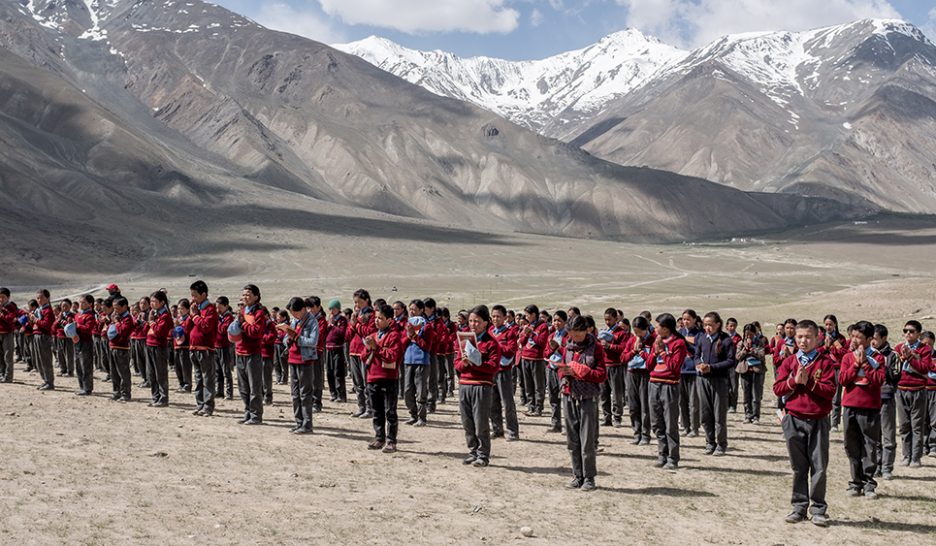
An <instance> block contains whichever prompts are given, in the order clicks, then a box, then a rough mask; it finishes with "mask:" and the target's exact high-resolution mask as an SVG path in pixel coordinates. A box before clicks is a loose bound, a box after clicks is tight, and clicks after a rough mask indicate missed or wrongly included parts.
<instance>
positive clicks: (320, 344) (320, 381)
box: [312, 311, 329, 412]
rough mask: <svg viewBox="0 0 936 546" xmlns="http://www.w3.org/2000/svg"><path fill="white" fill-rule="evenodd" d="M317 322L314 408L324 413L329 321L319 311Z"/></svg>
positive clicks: (313, 382)
mask: <svg viewBox="0 0 936 546" xmlns="http://www.w3.org/2000/svg"><path fill="white" fill-rule="evenodd" d="M314 318H315V322H316V323H317V324H318V332H319V333H318V341H317V342H316V343H317V345H316V347H315V350H316V354H317V355H318V358H316V359H315V362H314V363H313V364H312V369H313V370H314V373H315V376H314V377H313V378H312V379H313V381H312V407H313V411H315V412H320V411H322V404H323V401H322V396H323V394H324V392H325V338H326V336H328V328H329V326H328V319H326V318H325V313H324V312H322V311H319V312H318V313H316V314H315V315H314Z"/></svg>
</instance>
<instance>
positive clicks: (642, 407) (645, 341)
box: [621, 316, 656, 445]
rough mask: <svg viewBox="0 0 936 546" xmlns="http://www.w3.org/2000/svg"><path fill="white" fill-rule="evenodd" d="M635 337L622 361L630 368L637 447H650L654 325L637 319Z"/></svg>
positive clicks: (629, 403)
mask: <svg viewBox="0 0 936 546" xmlns="http://www.w3.org/2000/svg"><path fill="white" fill-rule="evenodd" d="M631 325H632V326H633V329H634V335H633V336H631V337H630V339H629V340H628V342H627V344H626V345H625V347H624V352H623V353H621V360H622V361H623V362H624V365H625V366H627V376H626V377H625V378H624V381H625V387H626V388H627V409H628V412H629V413H630V421H631V428H632V429H633V431H634V440H633V442H632V443H633V444H634V445H650V419H651V409H650V398H649V387H650V370H651V369H652V368H653V363H652V362H651V353H652V350H653V345H654V344H655V342H656V336H654V335H653V333H652V332H650V322H649V321H647V319H646V318H644V317H642V316H638V317H634V321H633V322H632V323H631Z"/></svg>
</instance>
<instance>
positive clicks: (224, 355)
mask: <svg viewBox="0 0 936 546" xmlns="http://www.w3.org/2000/svg"><path fill="white" fill-rule="evenodd" d="M217 358H218V362H217V366H216V369H217V378H218V388H217V389H216V390H215V392H216V393H217V396H222V395H227V396H228V397H230V396H232V395H233V394H234V379H233V377H232V375H233V370H234V347H233V346H231V347H223V348H220V349H218V350H217Z"/></svg>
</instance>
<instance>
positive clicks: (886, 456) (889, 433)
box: [877, 393, 897, 472]
mask: <svg viewBox="0 0 936 546" xmlns="http://www.w3.org/2000/svg"><path fill="white" fill-rule="evenodd" d="M894 396H895V397H894V398H884V399H882V400H881V441H880V443H879V444H878V446H879V447H880V449H881V453H880V455H879V456H878V459H877V460H878V465H879V469H880V471H881V472H893V471H894V461H895V460H897V398H896V396H897V395H896V393H894Z"/></svg>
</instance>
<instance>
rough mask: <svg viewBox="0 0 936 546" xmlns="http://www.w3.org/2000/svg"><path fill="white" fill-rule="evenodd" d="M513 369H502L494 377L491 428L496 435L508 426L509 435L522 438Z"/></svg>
mask: <svg viewBox="0 0 936 546" xmlns="http://www.w3.org/2000/svg"><path fill="white" fill-rule="evenodd" d="M510 372H511V368H509V367H508V368H503V367H502V368H501V369H500V371H499V372H497V375H495V376H494V393H493V395H492V396H491V428H492V429H493V430H494V432H495V433H497V432H503V431H504V424H505V422H506V425H507V434H508V435H510V436H513V437H516V438H519V437H520V423H519V422H518V421H517V405H516V403H515V402H514V396H513V377H512V375H513V374H511V373H510Z"/></svg>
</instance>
